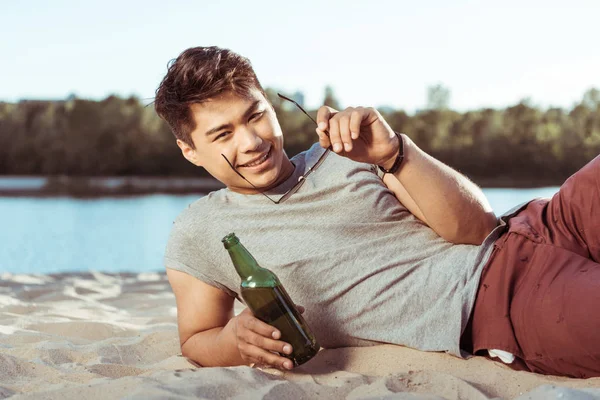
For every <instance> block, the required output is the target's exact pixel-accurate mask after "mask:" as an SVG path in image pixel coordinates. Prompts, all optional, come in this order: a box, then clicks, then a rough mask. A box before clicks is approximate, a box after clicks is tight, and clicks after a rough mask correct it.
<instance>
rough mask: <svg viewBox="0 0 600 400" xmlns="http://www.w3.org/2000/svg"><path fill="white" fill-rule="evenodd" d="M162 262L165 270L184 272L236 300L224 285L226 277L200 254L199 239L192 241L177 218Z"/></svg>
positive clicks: (234, 295)
mask: <svg viewBox="0 0 600 400" xmlns="http://www.w3.org/2000/svg"><path fill="white" fill-rule="evenodd" d="M163 261H164V265H165V267H166V268H170V269H174V270H176V271H181V272H184V273H186V274H188V275H191V276H193V277H194V278H196V279H199V280H201V281H202V282H204V283H206V284H208V285H211V286H213V287H216V288H217V289H221V290H223V291H224V292H226V293H227V294H228V295H230V296H231V297H236V298H237V294H236V293H235V292H234V291H232V290H231V289H230V288H228V287H227V286H226V285H225V284H224V282H227V277H226V276H225V275H224V274H222V273H221V272H220V271H221V270H220V269H219V268H215V266H214V265H212V264H211V263H210V262H209V261H208V260H206V258H205V257H204V255H203V254H202V251H201V247H200V238H198V239H195V240H194V239H193V238H192V237H191V235H190V233H189V232H188V230H186V229H185V224H183V223H181V220H180V219H179V218H178V219H177V220H175V222H174V223H173V227H172V229H171V233H170V235H169V240H168V241H167V246H166V249H165V255H164V259H163Z"/></svg>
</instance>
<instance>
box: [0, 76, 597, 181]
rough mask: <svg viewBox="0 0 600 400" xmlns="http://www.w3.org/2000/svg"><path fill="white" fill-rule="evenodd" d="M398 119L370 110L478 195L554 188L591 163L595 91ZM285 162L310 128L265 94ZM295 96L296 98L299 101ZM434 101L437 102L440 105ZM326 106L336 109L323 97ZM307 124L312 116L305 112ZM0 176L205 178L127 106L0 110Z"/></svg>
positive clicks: (44, 105)
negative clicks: (573, 100)
mask: <svg viewBox="0 0 600 400" xmlns="http://www.w3.org/2000/svg"><path fill="white" fill-rule="evenodd" d="M428 93H429V97H430V104H429V106H428V107H426V108H425V109H424V110H420V111H418V112H416V113H414V114H412V115H411V114H408V113H406V112H404V111H402V110H394V109H391V108H389V107H385V108H382V109H380V111H381V113H382V115H383V116H384V117H385V119H386V120H387V121H388V123H389V124H390V126H391V127H392V128H393V129H395V130H397V131H399V132H404V133H407V134H408V135H409V136H410V137H411V138H412V139H413V140H414V141H415V143H417V145H419V146H420V147H421V148H422V149H423V150H425V151H426V152H428V153H429V154H431V155H432V156H434V157H436V158H438V159H439V160H441V161H442V162H444V163H446V164H448V165H450V166H452V167H453V168H456V169H458V170H459V171H461V172H462V173H464V174H465V175H467V176H469V177H470V178H471V179H473V180H474V181H475V182H477V183H479V184H483V185H485V186H535V185H544V184H560V183H561V182H562V181H563V180H564V179H565V178H567V177H568V176H569V175H571V174H572V173H574V172H575V171H576V170H577V169H579V168H581V167H582V166H583V165H584V164H585V163H586V162H588V161H590V160H591V159H593V158H594V157H595V156H597V155H598V154H600V91H598V90H597V89H590V90H588V91H587V92H586V93H585V94H584V95H583V98H582V100H581V101H580V102H579V103H578V104H576V105H574V106H573V107H572V108H571V109H569V110H565V109H562V108H549V109H541V108H539V107H536V106H534V105H532V104H530V102H528V101H526V100H524V101H521V102H519V103H518V104H516V105H513V106H511V107H507V108H505V109H480V110H473V111H468V112H462V113H461V112H457V111H453V110H451V109H450V108H449V107H448V105H447V99H448V93H447V92H445V91H444V89H443V88H440V87H437V88H429V90H428ZM267 95H268V97H269V99H270V100H271V102H272V104H273V106H274V107H275V110H276V113H277V115H278V118H279V121H280V123H281V125H282V128H283V132H284V135H285V149H286V152H287V154H288V155H290V156H292V155H294V154H297V153H298V152H300V151H303V150H305V149H307V148H308V147H310V145H311V144H313V143H314V142H315V141H316V139H317V137H316V134H315V132H314V128H315V126H314V123H313V122H312V121H311V120H310V119H309V118H307V117H306V116H305V115H304V114H302V113H301V112H300V111H299V110H298V109H297V108H296V107H295V106H293V105H292V104H290V103H289V102H285V101H283V100H281V99H280V98H279V97H278V96H277V95H276V91H275V90H273V89H267ZM299 95H300V97H302V96H301V93H300V94H299ZM440 99H441V100H440ZM324 102H325V103H326V104H328V105H332V106H334V107H335V106H338V107H339V104H338V102H337V100H336V99H335V96H334V94H333V92H332V90H331V88H328V89H327V91H326V97H325V101H324ZM309 112H310V113H311V114H312V115H313V116H314V115H315V110H310V111H309ZM0 175H51V176H57V175H66V176H79V177H83V176H131V175H136V176H207V173H206V172H205V171H204V170H203V169H201V168H197V167H195V166H193V165H191V164H190V163H189V162H187V161H186V160H185V159H183V157H182V155H181V153H180V151H179V148H178V147H177V145H176V144H175V140H174V137H173V135H172V134H171V132H170V130H169V128H168V126H167V125H166V124H165V123H164V122H163V121H162V120H161V119H160V118H159V117H158V116H157V115H156V113H155V111H154V108H153V107H152V105H151V104H150V105H145V104H143V102H142V101H141V100H140V99H138V98H136V97H130V98H120V97H116V96H110V97H108V98H106V99H104V100H101V101H92V100H85V99H79V98H75V97H70V98H69V99H67V100H64V101H37V100H25V101H20V102H18V103H5V102H4V103H0Z"/></svg>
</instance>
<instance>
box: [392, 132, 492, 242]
mask: <svg viewBox="0 0 600 400" xmlns="http://www.w3.org/2000/svg"><path fill="white" fill-rule="evenodd" d="M402 136H403V139H404V161H403V163H402V165H401V167H400V169H399V170H398V171H397V172H396V173H395V174H393V175H392V174H385V176H384V179H383V181H384V183H385V184H386V186H388V188H389V189H390V190H391V191H392V192H394V194H396V197H398V199H399V200H400V201H401V202H402V203H403V204H404V205H405V206H406V207H407V208H408V209H409V211H411V212H412V213H413V214H414V215H415V216H416V217H417V218H419V219H421V220H422V221H423V222H425V223H426V224H427V225H429V227H430V228H431V229H433V230H434V231H435V232H436V233H437V234H438V235H440V236H441V237H443V238H444V239H446V240H448V241H449V242H453V243H466V244H481V242H483V240H484V239H485V237H486V236H487V235H488V234H489V233H490V232H491V231H492V229H494V228H495V227H496V225H497V218H496V215H495V214H494V212H493V210H492V207H491V206H490V204H489V203H488V201H487V199H486V198H485V195H484V194H483V192H482V191H481V189H479V187H477V185H475V184H474V183H473V182H471V181H470V180H469V179H467V178H466V177H465V176H464V175H462V174H460V173H458V172H457V171H455V170H453V169H452V168H450V167H448V166H447V165H445V164H443V163H442V162H440V161H438V160H436V159H435V158H433V157H431V156H430V155H428V154H427V153H425V152H424V151H422V150H421V149H420V148H419V147H418V146H417V145H416V144H415V143H414V142H413V141H412V140H410V138H408V137H407V136H406V135H402ZM395 154H397V152H396V153H395ZM394 159H395V155H394V158H393V159H391V160H389V161H388V162H387V164H388V165H383V167H384V168H385V167H388V168H389V167H391V165H389V164H393V163H394ZM411 203H412V204H411ZM411 205H412V207H411Z"/></svg>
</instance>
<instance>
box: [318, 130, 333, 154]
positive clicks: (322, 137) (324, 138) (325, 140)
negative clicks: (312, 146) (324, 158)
mask: <svg viewBox="0 0 600 400" xmlns="http://www.w3.org/2000/svg"><path fill="white" fill-rule="evenodd" d="M316 132H317V135H319V144H320V145H321V147H323V148H324V149H327V148H329V147H330V146H331V142H330V141H329V136H328V135H327V133H325V132H323V131H322V130H320V129H319V128H317V129H316Z"/></svg>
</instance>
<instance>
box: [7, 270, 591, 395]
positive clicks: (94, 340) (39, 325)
mask: <svg viewBox="0 0 600 400" xmlns="http://www.w3.org/2000/svg"><path fill="white" fill-rule="evenodd" d="M11 396H13V397H12V398H14V399H20V398H33V399H38V398H39V399H60V400H68V399H77V400H80V399H85V400H94V399H112V398H122V397H127V398H129V399H164V398H172V399H183V398H211V399H212V398H239V399H242V398H244V399H246V398H258V399H314V398H323V399H346V398H347V399H360V398H393V399H439V398H445V399H489V398H520V399H553V398H561V399H569V398H573V399H592V398H598V399H600V378H593V379H587V380H577V379H567V378H559V377H551V376H543V375H537V374H533V373H529V372H522V371H513V370H511V369H510V368H508V367H506V366H504V365H502V364H501V363H499V362H494V361H491V360H489V359H486V358H483V357H473V358H471V359H469V360H466V361H465V360H460V359H457V358H455V357H452V356H449V355H447V354H440V353H424V352H420V351H416V350H412V349H407V348H404V347H401V346H394V345H380V346H373V347H363V348H342V349H331V350H322V351H321V352H320V353H319V355H318V356H317V357H316V358H315V359H313V360H311V361H310V362H309V363H307V364H306V365H304V366H302V367H300V368H298V369H296V370H294V371H292V372H285V373H284V372H281V371H277V370H272V369H264V370H263V369H260V368H250V367H245V366H244V367H231V368H199V367H198V366H196V365H195V364H194V363H192V362H190V361H188V360H187V359H186V358H185V357H182V356H181V355H180V349H179V341H178V336H177V321H176V307H175V298H174V296H173V294H172V292H171V289H170V287H169V284H168V281H167V279H166V276H165V274H162V273H160V274H159V273H146V274H103V273H89V274H61V275H43V276H38V275H13V274H6V273H5V274H0V398H5V397H11Z"/></svg>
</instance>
